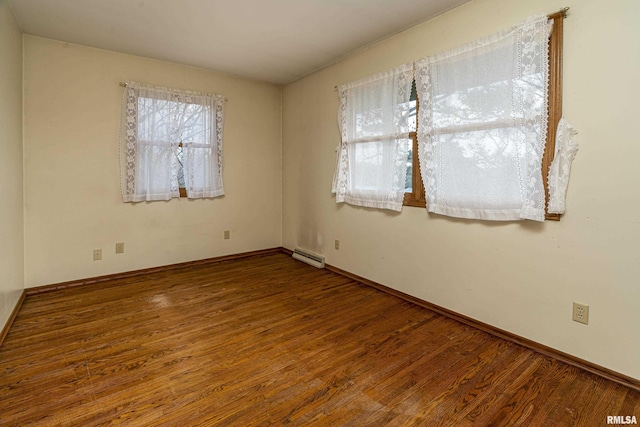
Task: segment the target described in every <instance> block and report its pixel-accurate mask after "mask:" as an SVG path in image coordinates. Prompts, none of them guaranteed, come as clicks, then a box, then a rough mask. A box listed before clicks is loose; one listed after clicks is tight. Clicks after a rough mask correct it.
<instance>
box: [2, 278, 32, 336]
mask: <svg viewBox="0 0 640 427" xmlns="http://www.w3.org/2000/svg"><path fill="white" fill-rule="evenodd" d="M25 296H26V292H25V290H24V289H23V290H22V292H21V293H20V298H18V302H17V303H16V306H15V307H13V310H12V311H11V314H10V315H9V318H8V319H7V323H5V324H4V327H3V328H2V332H0V347H2V343H3V342H4V339H5V338H6V336H7V334H8V333H9V329H11V325H13V321H14V320H15V319H16V316H17V315H18V312H19V311H20V307H22V303H23V302H24V297H25Z"/></svg>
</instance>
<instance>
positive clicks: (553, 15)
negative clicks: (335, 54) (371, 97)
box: [120, 7, 570, 90]
mask: <svg viewBox="0 0 640 427" xmlns="http://www.w3.org/2000/svg"><path fill="white" fill-rule="evenodd" d="M569 9H570V7H564V8H562V9H560V10H559V11H557V12H554V13H549V14H547V18H549V19H556V18H563V19H564V18H566V17H567V12H568V11H569ZM120 85H121V86H122V83H120ZM333 89H334V90H338V85H335V86H334V87H333Z"/></svg>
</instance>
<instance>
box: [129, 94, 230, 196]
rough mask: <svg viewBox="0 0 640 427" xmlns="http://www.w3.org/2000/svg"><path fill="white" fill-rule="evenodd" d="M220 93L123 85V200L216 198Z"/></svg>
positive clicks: (218, 192)
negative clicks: (182, 189) (185, 196)
mask: <svg viewBox="0 0 640 427" xmlns="http://www.w3.org/2000/svg"><path fill="white" fill-rule="evenodd" d="M224 102H225V100H224V97H221V96H214V95H208V94H202V93H199V92H193V91H184V90H175V89H167V88H155V87H149V86H145V85H142V84H140V83H135V82H129V83H127V85H126V87H125V90H124V95H123V101H122V126H121V134H120V166H121V187H122V199H123V201H125V202H141V201H153V200H169V199H171V198H173V197H180V188H185V190H186V194H187V197H189V198H203V197H217V196H221V195H223V194H224V190H223V186H222V130H223V119H224V117H223V109H224Z"/></svg>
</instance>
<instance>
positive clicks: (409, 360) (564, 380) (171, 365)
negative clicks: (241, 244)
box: [0, 254, 640, 426]
mask: <svg viewBox="0 0 640 427" xmlns="http://www.w3.org/2000/svg"><path fill="white" fill-rule="evenodd" d="M0 374H1V376H0V425H2V426H14V425H15V426H31V425H46V426H98V425H127V426H158V425H167V426H216V425H220V426H266V425H291V426H303V425H304V426H307V425H319V426H343V425H344V426H365V425H372V426H387V425H391V426H405V425H406V426H412V425H414V426H427V425H428V426H490V425H491V426H494V425H495V426H501V425H508V426H511V425H522V426H601V425H607V421H606V416H607V415H623V416H626V415H629V416H633V415H635V416H636V418H638V419H639V420H640V392H637V391H634V390H632V389H628V388H625V387H624V386H621V385H618V384H616V383H613V382H610V381H607V380H604V379H602V378H600V377H597V376H594V375H592V374H589V373H587V372H585V371H581V370H579V369H577V368H574V367H571V366H569V365H565V364H563V363H561V362H557V361H555V360H553V359H550V358H548V357H545V356H542V355H540V354H538V353H535V352H533V351H531V350H528V349H525V348H523V347H520V346H518V345H515V344H512V343H509V342H506V341H503V340H500V339H498V338H495V337H493V336H491V335H489V334H486V333H484V332H482V331H479V330H476V329H474V328H471V327H469V326H466V325H463V324H460V323H458V322H456V321H453V320H451V319H448V318H445V317H443V316H441V315H439V314H436V313H433V312H431V311H429V310H426V309H424V308H420V307H418V306H415V305H413V304H410V303H408V302H405V301H403V300H400V299H398V298H396V297H393V296H390V295H387V294H385V293H382V292H380V291H377V290H375V289H372V288H369V287H366V286H363V285H360V284H358V283H356V282H354V281H352V280H350V279H348V278H345V277H343V276H340V275H337V274H334V273H331V272H329V271H326V270H317V269H315V268H313V267H309V266H307V265H305V264H302V263H300V262H297V261H294V260H292V259H291V258H290V257H288V256H286V255H284V254H272V255H267V256H261V257H253V258H246V259H241V260H234V261H225V262H221V263H216V264H209V265H201V266H192V267H189V268H182V269H177V270H173V271H169V272H158V273H153V274H149V275H145V276H139V277H132V278H127V279H118V280H114V281H112V282H108V283H105V284H100V285H96V286H94V287H91V286H88V287H83V288H75V289H68V290H64V291H57V292H53V293H48V294H42V295H36V296H30V297H27V298H26V300H25V302H24V304H23V306H22V309H21V311H20V312H19V314H18V316H17V318H16V320H15V322H14V324H13V327H12V328H11V330H10V331H9V334H8V336H7V338H6V340H5V342H4V344H3V346H2V347H1V348H0Z"/></svg>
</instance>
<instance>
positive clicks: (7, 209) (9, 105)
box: [0, 0, 24, 329]
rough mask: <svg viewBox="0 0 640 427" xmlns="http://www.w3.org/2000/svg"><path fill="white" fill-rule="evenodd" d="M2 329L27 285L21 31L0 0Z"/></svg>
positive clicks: (0, 295) (10, 12)
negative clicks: (24, 223)
mask: <svg viewBox="0 0 640 427" xmlns="http://www.w3.org/2000/svg"><path fill="white" fill-rule="evenodd" d="M0 147H2V155H0V242H2V244H0V329H2V328H3V327H4V325H5V324H6V322H7V320H8V318H9V316H10V315H11V312H12V311H13V309H14V307H15V306H16V303H17V302H18V299H19V298H20V294H21V293H22V290H23V289H24V261H23V260H24V243H23V242H24V227H23V218H22V209H23V197H22V195H23V193H22V186H23V179H22V34H21V33H20V30H19V28H18V25H17V23H16V20H15V18H14V16H13V12H12V11H11V8H10V7H9V4H8V3H7V2H6V0H0Z"/></svg>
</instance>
